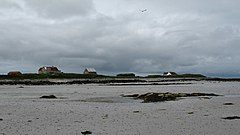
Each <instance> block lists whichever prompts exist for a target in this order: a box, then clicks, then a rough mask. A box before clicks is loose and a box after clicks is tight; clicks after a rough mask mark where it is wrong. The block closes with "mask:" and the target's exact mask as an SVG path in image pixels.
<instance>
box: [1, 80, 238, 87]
mask: <svg viewBox="0 0 240 135" xmlns="http://www.w3.org/2000/svg"><path fill="white" fill-rule="evenodd" d="M193 81H195V82H198V81H217V82H240V78H100V79H22V80H0V85H73V84H106V85H110V86H122V85H187V84H192V82H193Z"/></svg>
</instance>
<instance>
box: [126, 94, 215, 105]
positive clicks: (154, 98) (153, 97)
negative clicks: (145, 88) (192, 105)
mask: <svg viewBox="0 0 240 135" xmlns="http://www.w3.org/2000/svg"><path fill="white" fill-rule="evenodd" d="M122 96H123V97H132V98H134V99H142V100H143V102H144V103H148V102H163V101H173V100H176V99H178V98H180V97H194V96H200V97H202V96H220V95H217V94H213V93H170V92H166V93H154V92H149V93H146V94H132V95H122Z"/></svg>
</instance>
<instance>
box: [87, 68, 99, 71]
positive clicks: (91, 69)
mask: <svg viewBox="0 0 240 135" xmlns="http://www.w3.org/2000/svg"><path fill="white" fill-rule="evenodd" d="M85 70H87V71H88V72H97V71H96V70H95V69H94V68H86V69H85Z"/></svg>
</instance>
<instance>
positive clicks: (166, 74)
mask: <svg viewBox="0 0 240 135" xmlns="http://www.w3.org/2000/svg"><path fill="white" fill-rule="evenodd" d="M171 75H177V73H175V72H164V73H163V76H171Z"/></svg>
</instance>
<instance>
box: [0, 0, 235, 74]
mask: <svg viewBox="0 0 240 135" xmlns="http://www.w3.org/2000/svg"><path fill="white" fill-rule="evenodd" d="M239 5H240V2H238V1H237V0H232V1H226V0H211V1H208V2H206V1H201V0H181V1H178V0H152V1H146V0H101V1H98V0H68V1H66V0H48V1H47V0H42V1H39V0H31V1H29V0H2V1H1V2H0V35H1V36H0V48H1V49H0V73H2V74H4V73H6V72H8V71H10V70H21V71H23V72H36V71H37V69H38V68H39V67H41V66H45V65H46V66H48V65H50V66H51V65H55V66H58V67H59V68H60V69H61V70H62V71H63V72H76V73H81V72H82V71H83V69H84V68H85V67H94V68H96V69H97V70H98V71H100V73H120V72H135V73H139V74H144V73H162V72H164V71H175V72H178V73H202V74H205V75H215V76H240V55H239V50H240V46H239V43H240V30H239V27H240V26H239V24H240V23H239V22H240V19H239V18H240V14H239V13H238V10H239V8H240V6H239ZM142 9H147V11H146V12H141V10H142Z"/></svg>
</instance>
